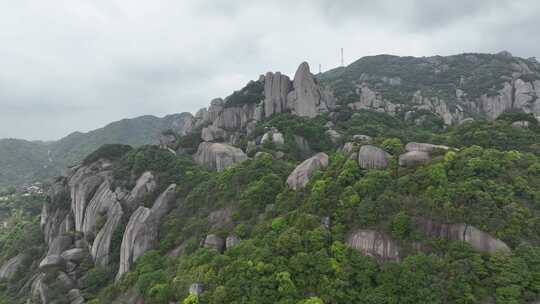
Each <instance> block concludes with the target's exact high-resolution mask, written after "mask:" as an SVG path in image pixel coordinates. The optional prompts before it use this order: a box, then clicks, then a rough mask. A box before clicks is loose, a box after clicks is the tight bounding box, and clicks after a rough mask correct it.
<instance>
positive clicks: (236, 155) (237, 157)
mask: <svg viewBox="0 0 540 304" xmlns="http://www.w3.org/2000/svg"><path fill="white" fill-rule="evenodd" d="M193 159H194V160H195V162H196V163H198V164H200V165H204V166H206V167H208V168H210V169H213V170H217V171H218V172H220V171H223V169H225V168H226V167H228V166H230V165H233V164H235V163H239V162H242V161H245V160H247V155H246V154H245V153H244V152H243V151H242V150H240V149H238V148H236V147H233V146H230V145H227V144H222V143H210V142H202V143H201V144H200V145H199V149H198V150H197V153H195V155H193Z"/></svg>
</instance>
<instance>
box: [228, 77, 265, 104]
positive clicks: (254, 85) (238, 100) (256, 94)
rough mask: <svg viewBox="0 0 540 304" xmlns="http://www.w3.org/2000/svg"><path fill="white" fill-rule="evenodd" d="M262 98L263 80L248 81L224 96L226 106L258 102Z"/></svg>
mask: <svg viewBox="0 0 540 304" xmlns="http://www.w3.org/2000/svg"><path fill="white" fill-rule="evenodd" d="M263 99H264V82H263V81H250V82H249V83H248V84H247V85H246V86H245V87H243V88H242V89H241V90H239V91H235V92H234V93H232V94H231V95H230V96H228V97H227V98H225V106H226V107H235V106H242V105H244V104H250V103H259V102H261V101H262V100H263Z"/></svg>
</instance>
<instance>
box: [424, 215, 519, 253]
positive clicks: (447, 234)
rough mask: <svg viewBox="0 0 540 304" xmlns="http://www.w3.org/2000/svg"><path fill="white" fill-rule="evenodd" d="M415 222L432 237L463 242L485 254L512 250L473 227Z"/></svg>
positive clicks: (426, 220) (427, 221) (460, 224)
mask: <svg viewBox="0 0 540 304" xmlns="http://www.w3.org/2000/svg"><path fill="white" fill-rule="evenodd" d="M415 222H416V227H417V229H419V230H420V231H422V232H423V233H425V234H426V235H428V236H431V237H437V238H442V239H446V240H453V241H463V242H466V243H469V244H470V245H471V246H472V247H473V248H474V249H476V250H478V251H480V252H484V253H490V254H492V253H495V252H496V251H498V250H501V251H504V252H510V248H509V247H508V245H506V244H505V243H504V242H503V241H501V240H499V239H497V238H494V237H492V236H491V235H489V234H488V233H486V232H484V231H481V230H479V229H477V228H475V227H473V226H471V225H467V224H463V223H458V224H446V223H439V222H436V221H433V220H430V219H425V218H416V219H415Z"/></svg>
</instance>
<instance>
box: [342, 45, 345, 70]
mask: <svg viewBox="0 0 540 304" xmlns="http://www.w3.org/2000/svg"><path fill="white" fill-rule="evenodd" d="M341 66H345V63H344V60H343V48H341Z"/></svg>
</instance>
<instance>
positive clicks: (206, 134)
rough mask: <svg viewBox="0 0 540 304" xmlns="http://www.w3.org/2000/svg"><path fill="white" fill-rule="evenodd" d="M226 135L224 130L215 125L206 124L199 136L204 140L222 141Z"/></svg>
mask: <svg viewBox="0 0 540 304" xmlns="http://www.w3.org/2000/svg"><path fill="white" fill-rule="evenodd" d="M226 137H227V133H226V132H225V130H223V129H221V128H218V127H215V126H212V125H211V126H208V127H206V128H203V129H202V132H201V138H202V140H204V141H217V142H219V141H224V140H225V138H226Z"/></svg>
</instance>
